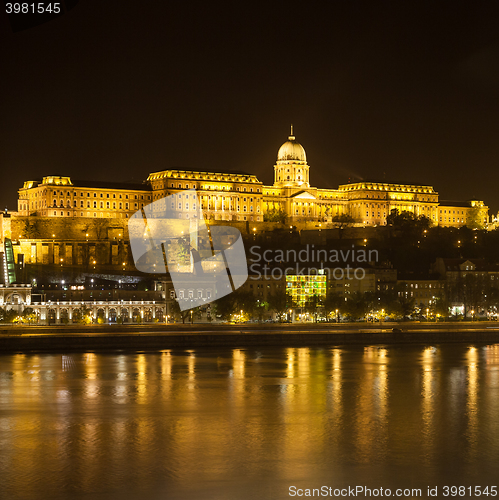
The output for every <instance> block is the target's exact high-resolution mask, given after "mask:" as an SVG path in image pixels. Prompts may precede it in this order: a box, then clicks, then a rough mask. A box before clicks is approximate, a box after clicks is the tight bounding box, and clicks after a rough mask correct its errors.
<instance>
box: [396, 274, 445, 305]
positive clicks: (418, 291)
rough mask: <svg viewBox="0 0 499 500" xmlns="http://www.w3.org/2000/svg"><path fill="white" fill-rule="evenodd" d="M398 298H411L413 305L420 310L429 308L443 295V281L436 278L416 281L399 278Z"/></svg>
mask: <svg viewBox="0 0 499 500" xmlns="http://www.w3.org/2000/svg"><path fill="white" fill-rule="evenodd" d="M397 288H398V296H399V297H402V296H404V297H405V298H413V299H414V305H415V306H416V307H419V308H420V309H426V308H431V307H432V306H433V305H435V303H436V301H437V300H438V299H439V298H443V297H444V295H445V280H442V279H437V278H433V279H431V278H428V279H417V278H414V277H413V276H401V277H400V278H399V280H398V286H397Z"/></svg>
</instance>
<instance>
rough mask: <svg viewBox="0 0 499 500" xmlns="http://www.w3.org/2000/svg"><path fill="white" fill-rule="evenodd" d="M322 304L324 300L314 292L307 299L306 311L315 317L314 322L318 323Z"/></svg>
mask: <svg viewBox="0 0 499 500" xmlns="http://www.w3.org/2000/svg"><path fill="white" fill-rule="evenodd" d="M321 305H322V301H321V299H320V298H319V296H318V295H316V294H314V295H312V297H310V299H309V300H307V302H306V304H305V312H307V313H308V314H310V315H311V316H312V317H313V318H314V323H317V316H318V314H319V307H320V306H321Z"/></svg>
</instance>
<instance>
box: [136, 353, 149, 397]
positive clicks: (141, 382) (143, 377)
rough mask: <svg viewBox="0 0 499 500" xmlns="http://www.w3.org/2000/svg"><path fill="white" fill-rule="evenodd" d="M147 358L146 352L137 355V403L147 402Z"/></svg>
mask: <svg viewBox="0 0 499 500" xmlns="http://www.w3.org/2000/svg"><path fill="white" fill-rule="evenodd" d="M146 371H147V359H146V355H145V354H139V355H138V356H137V403H139V404H144V403H147V373H146Z"/></svg>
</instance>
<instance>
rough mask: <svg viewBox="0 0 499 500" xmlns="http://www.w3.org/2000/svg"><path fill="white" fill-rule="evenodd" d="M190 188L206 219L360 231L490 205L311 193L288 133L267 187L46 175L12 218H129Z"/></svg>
mask: <svg viewBox="0 0 499 500" xmlns="http://www.w3.org/2000/svg"><path fill="white" fill-rule="evenodd" d="M189 189H195V190H196V191H197V196H198V199H199V202H200V203H201V207H202V209H203V212H204V214H205V216H206V217H207V218H208V219H212V220H226V221H249V222H263V221H265V220H269V221H272V220H278V219H279V216H281V218H282V215H285V216H286V217H287V221H288V222H290V223H293V222H307V221H320V222H331V221H332V220H333V218H334V217H335V216H340V215H343V214H346V215H349V216H351V217H352V218H353V219H354V220H355V222H356V223H357V224H358V225H363V226H378V225H385V224H386V218H387V217H388V215H389V214H390V212H391V211H392V210H394V209H396V210H398V211H399V212H401V211H404V210H406V211H410V212H413V213H415V214H416V215H418V216H419V215H424V216H426V217H428V218H429V219H430V220H431V221H432V222H433V223H434V224H436V225H440V226H460V225H465V224H469V223H470V221H471V219H472V218H473V220H476V221H478V223H479V224H480V225H484V224H486V223H487V222H488V207H487V206H486V205H485V204H484V203H483V201H478V200H473V201H470V202H466V203H454V204H449V205H442V204H441V203H439V197H438V193H437V192H436V191H435V190H434V188H433V187H432V186H428V185H414V184H394V183H388V182H354V183H350V184H343V185H340V186H339V187H338V189H321V188H317V187H313V186H311V185H310V165H309V164H308V162H307V155H306V152H305V149H304V148H303V146H302V145H301V144H300V143H299V142H297V140H296V137H295V136H294V135H293V129H292V128H291V135H290V136H289V137H288V140H287V141H286V142H285V143H284V144H283V145H282V146H281V147H280V148H279V150H278V153H277V161H276V163H275V165H274V183H273V185H272V186H264V185H263V183H262V182H261V181H260V180H258V178H257V177H256V176H255V175H250V174H246V173H243V172H225V173H224V172H202V171H195V170H192V171H191V170H175V169H168V170H163V171H160V172H153V173H151V174H149V176H148V177H147V179H146V180H145V181H144V182H143V184H127V183H98V182H96V181H72V180H71V178H70V177H61V176H46V177H43V179H42V180H41V181H26V182H25V183H24V186H23V187H22V188H21V189H20V190H19V200H18V215H21V216H34V215H36V216H41V217H71V218H73V217H111V218H128V217H130V216H131V215H132V214H133V213H134V212H135V211H137V210H139V209H141V208H143V207H144V206H145V205H147V204H148V203H151V202H153V201H157V200H160V199H162V198H164V197H166V196H170V195H177V196H178V197H179V199H180V197H182V196H183V193H184V192H185V191H186V190H189ZM186 203H188V201H187V200H186ZM191 203H192V202H191ZM477 209H478V212H477ZM184 216H185V217H189V214H188V213H187V214H185V215H184Z"/></svg>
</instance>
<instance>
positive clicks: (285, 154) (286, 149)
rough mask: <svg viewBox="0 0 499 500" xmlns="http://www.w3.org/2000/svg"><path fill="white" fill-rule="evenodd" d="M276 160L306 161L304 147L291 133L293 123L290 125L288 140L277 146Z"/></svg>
mask: <svg viewBox="0 0 499 500" xmlns="http://www.w3.org/2000/svg"><path fill="white" fill-rule="evenodd" d="M277 161H293V162H294V161H303V162H306V161H307V155H306V154H305V149H304V148H303V146H302V145H301V144H300V143H299V142H297V141H296V138H295V136H294V135H293V125H291V135H290V136H289V137H288V140H287V141H286V142H285V143H284V144H283V145H282V146H281V147H280V148H279V151H278V153H277Z"/></svg>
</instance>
